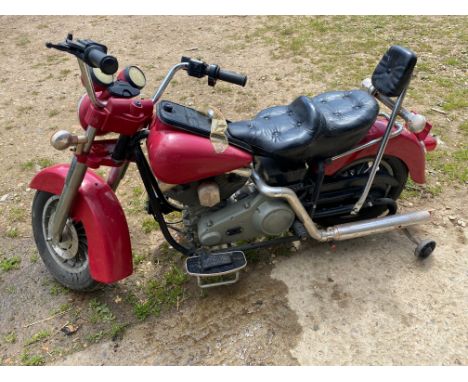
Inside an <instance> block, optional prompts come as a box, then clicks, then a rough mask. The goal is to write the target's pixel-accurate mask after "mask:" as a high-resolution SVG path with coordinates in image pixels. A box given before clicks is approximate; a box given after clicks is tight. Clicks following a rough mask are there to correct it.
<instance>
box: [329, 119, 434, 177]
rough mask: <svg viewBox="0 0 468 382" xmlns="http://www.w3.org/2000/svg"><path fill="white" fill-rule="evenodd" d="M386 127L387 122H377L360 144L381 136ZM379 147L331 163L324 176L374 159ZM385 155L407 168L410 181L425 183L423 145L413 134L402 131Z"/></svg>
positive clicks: (390, 143) (387, 148)
mask: <svg viewBox="0 0 468 382" xmlns="http://www.w3.org/2000/svg"><path fill="white" fill-rule="evenodd" d="M386 127H387V121H382V120H377V121H376V122H375V123H374V125H373V126H372V127H371V129H370V130H369V132H368V134H367V136H366V137H365V138H364V140H363V141H362V142H361V143H366V142H368V141H370V140H373V139H375V138H379V137H381V136H383V134H384V133H385V129H386ZM379 145H380V144H376V145H373V146H371V147H368V148H367V149H364V150H361V151H358V152H356V153H354V154H351V155H347V156H345V157H343V158H340V159H337V160H335V161H333V162H332V163H331V164H329V165H327V166H326V167H325V175H333V174H335V173H336V172H337V171H339V170H340V169H342V168H343V167H345V166H347V165H348V164H350V163H351V162H354V161H355V160H357V159H360V158H366V157H375V156H376V154H377V150H378V149H379ZM385 155H389V156H393V157H397V158H399V159H400V160H401V161H402V162H403V163H404V164H405V165H406V167H407V168H408V171H409V174H410V176H411V179H413V180H414V181H415V182H416V183H420V184H422V183H425V181H426V177H425V168H426V154H425V151H424V143H423V142H420V141H419V140H418V139H417V138H416V136H415V135H414V134H413V133H411V132H410V131H408V130H406V129H403V132H402V133H401V134H400V135H399V136H397V137H395V138H392V139H390V140H389V141H388V145H387V147H386V150H385Z"/></svg>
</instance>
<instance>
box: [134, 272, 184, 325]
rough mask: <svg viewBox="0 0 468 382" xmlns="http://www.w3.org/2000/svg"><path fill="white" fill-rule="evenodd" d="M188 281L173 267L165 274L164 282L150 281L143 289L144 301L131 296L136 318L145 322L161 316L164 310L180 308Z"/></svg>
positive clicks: (182, 273)
mask: <svg viewBox="0 0 468 382" xmlns="http://www.w3.org/2000/svg"><path fill="white" fill-rule="evenodd" d="M187 279H188V276H187V275H186V274H185V273H184V272H183V271H182V270H181V269H180V268H178V267H177V266H175V265H172V266H171V268H170V269H169V270H168V271H167V272H166V273H165V274H164V276H163V281H162V282H159V281H158V280H150V281H148V282H147V283H146V284H145V286H144V287H143V292H144V297H143V299H141V300H139V299H138V298H137V297H136V296H134V295H130V296H129V302H131V303H132V305H133V311H134V314H135V316H136V317H137V318H138V319H139V320H145V319H146V318H148V317H149V316H151V315H154V316H159V314H160V313H161V311H162V309H163V308H165V309H169V308H171V307H174V306H178V304H180V303H181V302H182V299H183V296H184V292H185V289H184V287H183V285H184V284H185V283H186V281H187Z"/></svg>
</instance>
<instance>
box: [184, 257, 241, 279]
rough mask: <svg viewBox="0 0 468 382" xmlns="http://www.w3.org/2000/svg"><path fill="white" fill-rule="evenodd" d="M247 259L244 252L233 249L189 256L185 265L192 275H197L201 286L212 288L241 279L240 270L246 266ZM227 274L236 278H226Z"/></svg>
mask: <svg viewBox="0 0 468 382" xmlns="http://www.w3.org/2000/svg"><path fill="white" fill-rule="evenodd" d="M246 265H247V260H246V258H245V255H244V252H242V251H232V252H224V253H216V254H210V253H206V252H204V253H201V254H200V255H198V256H192V257H189V258H187V260H186V262H185V267H186V269H187V273H188V274H189V275H190V276H195V277H196V278H197V280H198V286H199V287H200V288H211V287H215V286H220V285H228V284H234V283H235V282H237V281H238V280H239V271H240V270H241V269H242V268H245V266H246ZM226 275H234V278H231V279H225V277H224V276H226ZM218 277H219V278H220V280H216V281H214V282H204V281H203V279H205V280H206V279H207V278H218Z"/></svg>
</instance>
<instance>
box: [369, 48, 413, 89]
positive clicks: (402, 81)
mask: <svg viewBox="0 0 468 382" xmlns="http://www.w3.org/2000/svg"><path fill="white" fill-rule="evenodd" d="M416 61H417V56H416V54H415V53H414V52H412V51H411V50H409V49H406V48H403V47H401V46H398V45H393V46H392V47H390V49H389V50H388V51H387V52H386V53H385V54H384V56H383V57H382V59H381V60H380V62H379V64H378V65H377V67H376V68H375V70H374V73H373V74H372V84H373V85H374V87H375V89H376V90H377V91H378V92H379V93H381V94H383V95H385V96H387V97H398V96H399V95H400V94H401V93H402V92H403V90H404V89H405V87H406V86H407V85H408V83H409V81H410V79H411V74H412V73H413V69H414V66H415V65H416Z"/></svg>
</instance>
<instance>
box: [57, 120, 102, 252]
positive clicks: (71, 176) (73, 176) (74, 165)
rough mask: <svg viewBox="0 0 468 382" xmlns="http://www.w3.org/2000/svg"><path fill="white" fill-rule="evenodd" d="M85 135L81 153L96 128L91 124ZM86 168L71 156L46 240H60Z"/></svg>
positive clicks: (87, 146) (91, 142) (91, 140)
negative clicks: (85, 140)
mask: <svg viewBox="0 0 468 382" xmlns="http://www.w3.org/2000/svg"><path fill="white" fill-rule="evenodd" d="M86 136H87V138H88V140H87V142H86V144H85V145H84V147H83V150H82V153H83V154H87V153H88V152H89V150H90V149H91V145H92V144H93V141H94V137H95V136H96V129H95V128H94V127H92V126H88V129H87V130H86ZM87 168H88V167H87V166H86V165H85V164H84V163H80V162H78V160H77V159H76V156H74V157H73V160H72V162H71V165H70V169H69V170H68V174H67V178H66V179H65V184H64V186H63V189H62V193H61V195H60V199H59V201H58V205H57V209H56V210H55V214H54V222H53V224H52V229H51V232H50V237H48V240H52V241H53V242H54V243H59V242H60V241H61V238H62V233H63V228H64V227H65V223H66V222H67V219H68V215H69V213H70V208H71V206H72V203H73V200H74V199H75V196H76V194H77V192H78V189H79V188H80V186H81V182H82V181H83V179H84V176H85V174H86V170H87Z"/></svg>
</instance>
